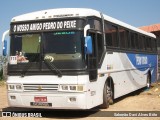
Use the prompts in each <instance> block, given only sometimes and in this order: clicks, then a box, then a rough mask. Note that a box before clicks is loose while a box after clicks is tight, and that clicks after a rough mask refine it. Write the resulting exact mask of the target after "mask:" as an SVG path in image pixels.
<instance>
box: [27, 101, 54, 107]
mask: <svg viewBox="0 0 160 120" xmlns="http://www.w3.org/2000/svg"><path fill="white" fill-rule="evenodd" d="M30 105H31V106H40V107H51V106H52V103H42V102H30Z"/></svg>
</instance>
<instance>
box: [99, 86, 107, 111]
mask: <svg viewBox="0 0 160 120" xmlns="http://www.w3.org/2000/svg"><path fill="white" fill-rule="evenodd" d="M107 91H108V90H107V84H106V83H105V85H104V88H103V104H102V105H100V108H101V109H106V108H108V107H109V100H108V95H107Z"/></svg>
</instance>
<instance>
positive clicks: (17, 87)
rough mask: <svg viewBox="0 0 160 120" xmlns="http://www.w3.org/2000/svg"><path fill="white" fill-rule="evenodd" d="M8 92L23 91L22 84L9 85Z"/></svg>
mask: <svg viewBox="0 0 160 120" xmlns="http://www.w3.org/2000/svg"><path fill="white" fill-rule="evenodd" d="M7 88H8V90H22V85H21V84H17V85H16V84H8V86H7Z"/></svg>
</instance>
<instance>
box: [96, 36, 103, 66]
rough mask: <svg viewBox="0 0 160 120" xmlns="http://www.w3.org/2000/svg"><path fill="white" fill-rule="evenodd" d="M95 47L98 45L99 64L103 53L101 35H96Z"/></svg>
mask: <svg viewBox="0 0 160 120" xmlns="http://www.w3.org/2000/svg"><path fill="white" fill-rule="evenodd" d="M97 45H98V63H99V64H100V60H101V58H102V54H103V51H104V43H103V36H102V34H101V33H97Z"/></svg>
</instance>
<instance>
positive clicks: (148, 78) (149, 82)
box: [147, 73, 151, 88]
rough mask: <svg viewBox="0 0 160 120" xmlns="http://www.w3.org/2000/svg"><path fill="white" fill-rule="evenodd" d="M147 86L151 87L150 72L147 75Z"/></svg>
mask: <svg viewBox="0 0 160 120" xmlns="http://www.w3.org/2000/svg"><path fill="white" fill-rule="evenodd" d="M147 88H151V75H150V73H148V75H147Z"/></svg>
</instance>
